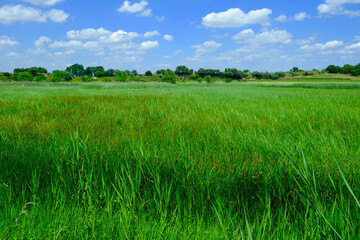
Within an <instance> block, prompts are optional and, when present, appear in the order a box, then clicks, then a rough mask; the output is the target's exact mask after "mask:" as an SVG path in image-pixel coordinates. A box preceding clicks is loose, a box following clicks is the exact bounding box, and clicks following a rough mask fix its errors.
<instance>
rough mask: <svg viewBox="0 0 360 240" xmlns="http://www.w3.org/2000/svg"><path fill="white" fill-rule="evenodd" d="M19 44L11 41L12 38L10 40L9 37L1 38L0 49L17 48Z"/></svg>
mask: <svg viewBox="0 0 360 240" xmlns="http://www.w3.org/2000/svg"><path fill="white" fill-rule="evenodd" d="M18 44H19V42H17V41H15V40H11V38H9V37H8V36H0V49H2V48H4V47H9V46H15V45H18Z"/></svg>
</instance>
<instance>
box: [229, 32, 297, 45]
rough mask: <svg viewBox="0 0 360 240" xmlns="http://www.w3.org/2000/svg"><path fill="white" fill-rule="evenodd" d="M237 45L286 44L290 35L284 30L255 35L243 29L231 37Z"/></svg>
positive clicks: (289, 39) (290, 37) (289, 40)
mask: <svg viewBox="0 0 360 240" xmlns="http://www.w3.org/2000/svg"><path fill="white" fill-rule="evenodd" d="M233 39H234V40H236V41H237V42H238V43H246V44H251V45H263V44H288V43H290V42H291V40H292V34H290V33H289V32H287V31H286V30H271V31H265V32H262V33H260V34H255V33H254V31H253V30H252V29H245V30H243V31H241V32H239V33H238V34H236V35H234V36H233Z"/></svg>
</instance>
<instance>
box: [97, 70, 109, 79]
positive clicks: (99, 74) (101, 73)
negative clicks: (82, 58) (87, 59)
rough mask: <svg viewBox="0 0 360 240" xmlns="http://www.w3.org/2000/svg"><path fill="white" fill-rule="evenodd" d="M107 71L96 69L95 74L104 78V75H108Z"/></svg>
mask: <svg viewBox="0 0 360 240" xmlns="http://www.w3.org/2000/svg"><path fill="white" fill-rule="evenodd" d="M107 75H108V74H107V72H105V71H96V72H95V73H94V76H95V77H97V78H102V77H107Z"/></svg>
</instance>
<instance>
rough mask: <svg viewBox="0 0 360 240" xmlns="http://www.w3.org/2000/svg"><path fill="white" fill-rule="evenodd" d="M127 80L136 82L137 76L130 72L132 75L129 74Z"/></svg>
mask: <svg viewBox="0 0 360 240" xmlns="http://www.w3.org/2000/svg"><path fill="white" fill-rule="evenodd" d="M126 81H128V82H135V81H136V78H135V75H134V74H133V73H130V75H129V76H128V78H127V79H126Z"/></svg>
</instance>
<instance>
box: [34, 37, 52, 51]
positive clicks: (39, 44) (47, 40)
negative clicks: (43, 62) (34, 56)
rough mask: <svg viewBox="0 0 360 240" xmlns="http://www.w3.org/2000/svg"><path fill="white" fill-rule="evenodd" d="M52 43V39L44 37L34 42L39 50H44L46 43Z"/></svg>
mask: <svg viewBox="0 0 360 240" xmlns="http://www.w3.org/2000/svg"><path fill="white" fill-rule="evenodd" d="M50 42H51V38H48V37H45V36H42V37H39V39H38V40H36V41H35V42H34V45H35V47H37V48H42V47H44V44H45V43H50Z"/></svg>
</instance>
